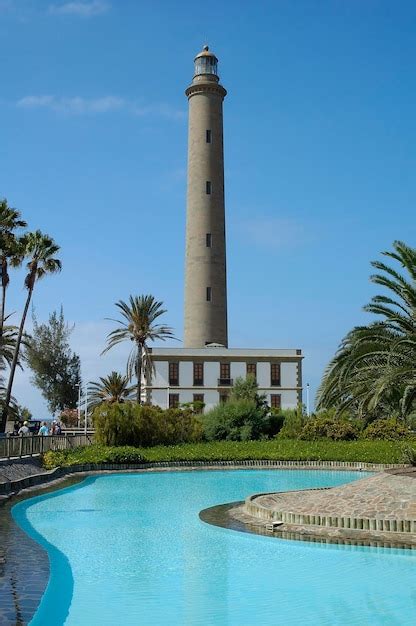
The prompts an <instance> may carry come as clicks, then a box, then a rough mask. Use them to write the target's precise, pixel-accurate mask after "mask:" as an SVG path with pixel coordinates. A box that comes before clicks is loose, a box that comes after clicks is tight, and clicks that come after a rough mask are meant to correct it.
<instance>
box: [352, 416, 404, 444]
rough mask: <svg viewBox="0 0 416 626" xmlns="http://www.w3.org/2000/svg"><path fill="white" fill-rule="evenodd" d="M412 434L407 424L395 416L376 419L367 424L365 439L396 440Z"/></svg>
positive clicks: (364, 433)
mask: <svg viewBox="0 0 416 626" xmlns="http://www.w3.org/2000/svg"><path fill="white" fill-rule="evenodd" d="M410 436H411V432H410V431H409V429H408V428H407V426H406V425H405V424H404V423H403V422H401V421H400V420H398V419H396V418H395V417H389V418H385V419H378V420H375V421H374V422H372V423H371V424H370V425H369V426H367V428H366V429H365V430H364V432H363V437H364V438H365V439H387V440H389V441H394V440H397V439H405V438H409V437H410Z"/></svg>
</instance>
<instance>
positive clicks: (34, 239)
mask: <svg viewBox="0 0 416 626" xmlns="http://www.w3.org/2000/svg"><path fill="white" fill-rule="evenodd" d="M21 245H22V246H23V250H24V256H25V257H28V258H29V261H28V262H27V265H26V267H27V269H28V273H27V275H26V278H25V287H26V289H27V297H26V304H25V308H24V309H23V314H22V319H21V322H20V326H19V332H18V335H17V339H16V346H15V349H14V353H13V360H12V363H11V366H10V375H9V383H8V385H7V393H6V399H5V405H4V408H3V411H2V418H1V424H0V431H1V430H2V431H4V429H5V426H6V421H7V413H8V409H9V403H10V398H11V394H12V387H13V381H14V375H15V372H16V366H17V363H18V359H19V351H20V345H21V343H22V337H23V330H24V326H25V322H26V317H27V312H28V310H29V305H30V301H31V299H32V294H33V290H34V288H35V284H36V282H37V281H38V280H40V279H41V278H44V277H45V276H46V275H47V274H54V273H56V272H60V271H61V261H60V260H59V259H57V258H55V254H56V253H57V252H58V251H59V246H58V245H57V244H56V243H55V242H54V240H53V239H52V238H51V237H49V235H45V234H43V233H41V231H40V230H37V231H35V232H33V233H27V234H26V235H23V237H22V238H21Z"/></svg>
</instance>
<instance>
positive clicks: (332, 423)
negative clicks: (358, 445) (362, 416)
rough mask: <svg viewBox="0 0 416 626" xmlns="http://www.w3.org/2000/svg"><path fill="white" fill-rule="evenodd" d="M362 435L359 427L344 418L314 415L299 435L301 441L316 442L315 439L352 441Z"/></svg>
mask: <svg viewBox="0 0 416 626" xmlns="http://www.w3.org/2000/svg"><path fill="white" fill-rule="evenodd" d="M359 433H360V429H359V427H358V425H357V424H356V423H354V422H352V421H350V420H347V419H344V418H336V417H333V416H331V415H314V416H313V417H311V418H310V419H309V420H308V421H307V422H306V424H305V425H304V427H303V428H302V431H301V433H300V435H299V439H306V440H308V441H314V440H315V439H325V438H326V439H333V440H334V441H352V440H353V439H357V438H358V436H359Z"/></svg>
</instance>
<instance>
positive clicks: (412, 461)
mask: <svg viewBox="0 0 416 626" xmlns="http://www.w3.org/2000/svg"><path fill="white" fill-rule="evenodd" d="M403 462H404V463H408V464H409V465H412V466H413V467H416V448H415V447H414V446H410V445H409V446H406V447H405V448H404V450H403Z"/></svg>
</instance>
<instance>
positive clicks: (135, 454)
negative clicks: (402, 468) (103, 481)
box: [43, 437, 414, 469]
mask: <svg viewBox="0 0 416 626" xmlns="http://www.w3.org/2000/svg"><path fill="white" fill-rule="evenodd" d="M413 443H414V442H412V441H404V442H402V441H370V440H364V439H358V440H356V441H331V440H330V439H319V440H317V441H300V440H298V439H296V440H287V439H280V437H278V438H275V439H269V440H261V441H210V442H204V443H186V444H180V445H174V446H155V447H152V448H141V449H140V448H131V447H125V448H109V447H105V446H100V445H97V444H94V445H92V446H87V447H84V448H72V449H70V450H65V451H57V452H52V451H50V452H46V453H45V454H44V456H43V463H44V466H45V467H46V468H48V469H52V468H53V467H57V466H62V467H66V466H70V465H79V464H84V463H117V462H123V461H122V460H120V461H117V460H116V458H117V457H114V456H113V451H117V452H119V453H120V455H121V456H120V457H118V458H119V459H126V460H125V462H128V463H145V462H164V461H243V460H261V459H265V460H266V459H270V460H277V461H350V462H363V463H364V462H365V463H403V462H409V460H408V459H407V458H406V459H404V454H405V450H406V448H409V446H412V445H413ZM127 455H128V456H127Z"/></svg>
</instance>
